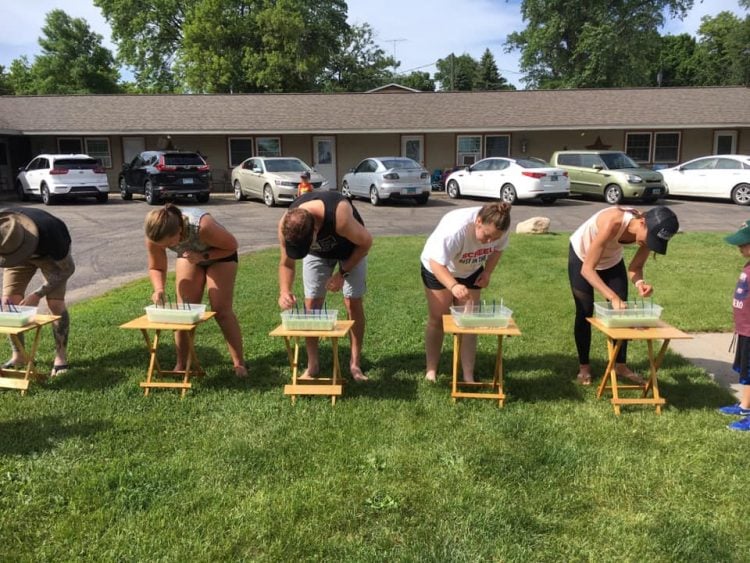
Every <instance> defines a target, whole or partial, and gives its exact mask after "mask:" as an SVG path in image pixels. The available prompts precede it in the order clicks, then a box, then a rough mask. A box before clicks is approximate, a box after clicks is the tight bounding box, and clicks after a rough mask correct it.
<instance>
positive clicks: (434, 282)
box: [420, 263, 484, 289]
mask: <svg viewBox="0 0 750 563" xmlns="http://www.w3.org/2000/svg"><path fill="white" fill-rule="evenodd" d="M420 266H422V270H421V274H422V283H424V286H425V287H426V288H427V289H448V288H447V287H445V286H444V285H443V284H442V283H440V282H439V281H438V279H437V278H436V277H435V276H434V275H433V274H432V273H431V272H430V271H429V270H428V269H427V268H425V267H424V264H422V263H420ZM482 272H484V266H481V267H480V268H479V269H478V270H477V271H476V272H474V273H473V274H471V275H470V276H469V277H467V278H456V281H457V282H458V283H460V284H461V285H465V286H466V287H468V288H469V289H482V288H481V287H479V286H478V285H474V282H475V281H477V278H478V277H479V274H481V273H482Z"/></svg>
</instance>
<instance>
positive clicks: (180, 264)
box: [145, 204, 247, 377]
mask: <svg viewBox="0 0 750 563" xmlns="http://www.w3.org/2000/svg"><path fill="white" fill-rule="evenodd" d="M145 231H146V250H147V251H148V273H149V278H150V279H151V285H152V286H153V289H154V292H153V294H152V295H151V300H152V301H153V302H154V303H163V302H164V301H165V295H166V294H165V284H166V277H167V252H166V250H167V249H170V250H172V251H173V252H175V253H176V254H177V260H176V262H175V276H176V288H177V294H176V299H177V301H178V302H180V303H200V302H201V300H202V298H203V291H204V290H206V289H207V290H208V301H209V303H210V305H211V309H212V310H213V311H214V312H215V313H216V322H218V323H219V327H220V328H221V332H222V333H223V335H224V339H225V340H226V342H227V345H228V347H229V354H230V356H231V357H232V363H233V364H234V373H235V374H236V375H237V376H238V377H245V376H247V368H246V367H245V361H244V356H243V351H242V334H241V332H240V324H239V321H238V320H237V316H236V315H235V314H234V310H233V308H232V307H233V300H234V282H235V278H236V277H237V262H238V257H237V239H236V238H235V237H234V235H232V234H231V233H230V232H229V231H227V230H226V229H225V228H224V227H222V226H221V225H220V224H219V223H218V222H217V221H216V220H215V219H214V218H213V217H211V215H210V214H208V213H207V212H206V211H203V210H202V209H197V208H191V207H185V208H182V209H180V208H178V207H176V206H174V205H172V204H167V205H165V206H164V207H163V208H161V209H155V210H153V211H151V212H150V213H149V214H148V215H147V216H146V222H145ZM175 344H176V347H177V365H176V366H175V370H183V369H184V368H185V364H186V362H187V354H188V348H187V337H186V336H185V334H184V333H183V332H182V331H177V332H176V335H175Z"/></svg>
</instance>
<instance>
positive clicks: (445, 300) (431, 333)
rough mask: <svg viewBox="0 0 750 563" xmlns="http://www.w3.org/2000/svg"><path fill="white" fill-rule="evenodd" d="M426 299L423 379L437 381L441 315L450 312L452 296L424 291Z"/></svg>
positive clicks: (434, 291) (444, 290)
mask: <svg viewBox="0 0 750 563" xmlns="http://www.w3.org/2000/svg"><path fill="white" fill-rule="evenodd" d="M424 292H425V295H426V297H427V327H426V329H425V337H424V342H425V355H426V356H427V366H426V370H425V379H426V380H427V381H432V382H433V383H434V382H435V381H436V380H437V371H438V366H439V364H440V351H441V350H442V348H443V335H444V333H443V315H446V314H448V313H449V312H450V310H451V309H450V308H451V304H452V303H453V296H452V295H451V293H450V291H448V290H447V289H428V288H425V290H424Z"/></svg>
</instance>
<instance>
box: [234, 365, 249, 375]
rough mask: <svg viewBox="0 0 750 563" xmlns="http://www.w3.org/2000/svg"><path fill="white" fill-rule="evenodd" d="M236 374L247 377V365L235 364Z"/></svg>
mask: <svg viewBox="0 0 750 563" xmlns="http://www.w3.org/2000/svg"><path fill="white" fill-rule="evenodd" d="M234 375H236V376H237V377H247V368H246V367H245V366H234Z"/></svg>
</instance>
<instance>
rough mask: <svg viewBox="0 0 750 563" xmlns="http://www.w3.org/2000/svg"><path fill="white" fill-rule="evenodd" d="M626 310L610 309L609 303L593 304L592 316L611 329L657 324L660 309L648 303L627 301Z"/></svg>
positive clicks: (658, 306)
mask: <svg viewBox="0 0 750 563" xmlns="http://www.w3.org/2000/svg"><path fill="white" fill-rule="evenodd" d="M627 305H628V308H627V309H612V306H611V304H610V303H609V302H606V301H605V302H600V303H594V316H595V317H597V318H598V319H600V320H601V321H602V323H603V324H604V325H605V326H608V327H612V328H640V327H648V326H656V325H657V324H659V318H660V317H661V311H662V308H661V306H660V305H656V304H655V303H651V302H650V301H628V302H627Z"/></svg>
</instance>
